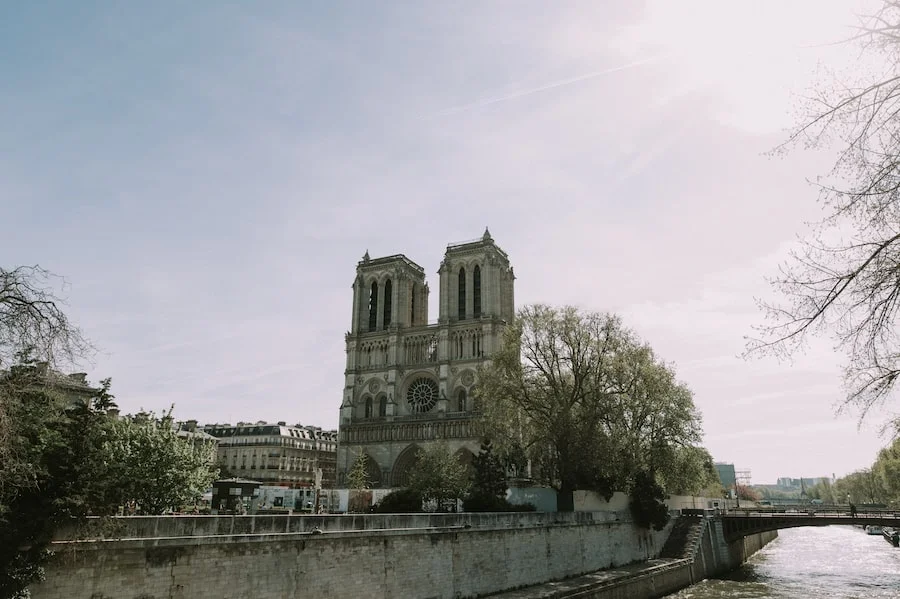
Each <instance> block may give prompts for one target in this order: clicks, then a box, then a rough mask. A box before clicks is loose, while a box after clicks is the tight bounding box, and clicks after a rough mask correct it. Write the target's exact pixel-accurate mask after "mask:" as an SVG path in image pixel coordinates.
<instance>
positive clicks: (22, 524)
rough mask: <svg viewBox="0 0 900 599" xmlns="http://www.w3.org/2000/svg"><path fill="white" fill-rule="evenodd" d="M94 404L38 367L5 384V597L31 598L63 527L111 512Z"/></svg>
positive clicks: (25, 368) (0, 518)
mask: <svg viewBox="0 0 900 599" xmlns="http://www.w3.org/2000/svg"><path fill="white" fill-rule="evenodd" d="M92 399H94V398H85V399H82V400H74V401H73V399H72V398H70V397H67V396H65V395H63V394H61V393H59V392H58V390H57V389H54V388H53V387H52V386H49V385H48V384H47V382H46V377H45V376H44V375H43V373H42V370H41V369H39V368H37V367H36V366H34V365H32V364H24V365H16V366H14V367H13V368H11V369H10V371H8V372H6V373H5V374H4V375H3V376H0V403H2V405H3V406H4V409H5V414H6V416H7V417H8V418H9V419H10V422H9V425H10V426H9V429H8V430H9V432H10V435H9V437H8V438H7V439H6V447H7V450H8V452H9V454H8V456H9V458H10V459H8V460H6V461H5V462H4V463H3V467H2V481H3V482H2V484H0V597H27V596H28V594H27V590H26V589H27V586H28V585H29V584H30V583H31V582H33V581H35V580H39V579H40V578H41V577H42V576H43V570H42V565H43V563H44V561H45V559H46V558H47V557H48V555H49V553H48V551H47V547H48V545H49V543H50V540H51V539H52V537H53V534H54V532H55V530H56V529H57V528H58V527H59V526H60V525H62V524H65V523H68V522H70V521H71V520H72V519H73V518H81V517H84V516H85V515H87V514H89V513H108V512H110V511H112V509H113V507H112V505H111V503H110V495H109V493H108V492H107V485H106V481H105V478H104V476H105V464H106V460H105V457H106V456H105V454H104V451H103V449H102V447H103V444H104V442H105V438H106V435H107V433H108V419H107V417H106V415H105V413H104V412H99V411H98V410H96V409H95V408H94V407H93V405H92Z"/></svg>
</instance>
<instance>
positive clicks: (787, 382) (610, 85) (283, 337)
mask: <svg viewBox="0 0 900 599" xmlns="http://www.w3.org/2000/svg"><path fill="white" fill-rule="evenodd" d="M865 6H866V3H865V2H861V1H859V0H850V1H843V2H840V1H836V0H792V1H791V2H783V1H782V0H760V1H759V2H755V3H752V4H748V3H736V2H735V3H729V2H721V1H715V0H683V1H681V2H678V3H674V2H670V1H668V0H646V1H644V2H638V1H628V2H625V1H619V2H596V1H587V0H586V1H582V2H577V1H573V2H568V1H563V2H554V3H546V2H539V1H536V0H524V1H516V2H513V1H508V2H500V1H498V2H454V1H447V2H427V3H422V2H419V3H415V2H406V3H402V2H380V3H370V2H349V1H348V2H330V3H299V2H287V1H284V2H276V1H269V2H255V3H243V2H228V1H207V0H196V1H194V2H190V3H184V2H167V1H160V2H154V3H139V4H134V3H124V4H123V3H112V2H109V3H106V2H91V1H87V0H86V1H83V2H78V3H71V2H51V1H47V2H28V3H7V4H6V5H4V6H3V7H2V8H0V57H2V60H0V230H2V235H0V256H2V266H4V267H6V268H10V267H14V266H16V265H20V264H40V265H41V266H43V267H45V268H47V269H49V270H51V271H53V272H54V273H57V274H59V275H61V276H63V277H65V285H64V287H61V288H60V293H62V294H63V295H64V296H65V297H66V299H67V308H66V309H67V311H68V313H69V314H70V316H71V317H72V318H73V319H74V320H75V321H76V322H77V323H78V324H79V325H80V326H81V328H82V329H83V330H84V332H85V334H86V335H87V336H88V337H89V338H90V339H91V340H92V341H93V342H94V343H95V345H97V346H98V348H99V349H100V351H99V353H98V354H97V356H95V358H94V359H93V360H92V361H91V362H90V363H89V364H86V365H85V368H84V369H85V370H86V371H87V372H88V374H89V378H90V380H92V381H98V380H99V379H102V378H105V377H112V379H113V392H114V393H115V395H116V397H117V401H118V403H119V404H120V406H121V408H122V409H123V410H124V411H126V412H133V411H137V410H138V409H141V408H143V409H148V410H156V411H161V410H165V409H167V408H168V407H169V406H170V405H172V404H174V405H175V414H176V416H177V417H178V418H181V419H197V420H199V421H201V422H231V423H235V422H237V421H241V420H243V421H257V420H266V421H271V422H274V421H279V420H285V421H288V422H290V423H296V422H302V423H304V424H310V425H317V426H322V427H326V428H336V427H337V421H338V408H339V406H340V402H341V391H342V388H343V380H344V379H343V377H344V372H343V371H344V365H345V352H344V334H345V332H346V331H347V330H348V329H349V327H350V318H351V300H352V291H351V284H352V282H353V279H354V276H355V266H356V263H357V261H358V260H359V259H360V258H361V257H362V255H363V253H364V252H366V251H367V250H368V251H369V253H370V254H371V255H372V256H373V257H376V256H381V255H389V254H395V253H404V254H406V255H407V256H409V257H410V258H411V259H412V260H414V261H416V262H417V263H419V264H421V265H422V266H423V267H424V268H425V269H426V272H427V273H428V277H429V281H430V283H431V287H432V290H433V293H432V297H431V307H430V315H431V317H432V318H434V317H436V315H437V306H436V302H437V292H436V289H437V274H436V272H437V268H438V265H439V263H440V260H441V258H442V257H443V252H444V248H445V246H446V244H448V243H451V242H455V241H461V240H467V239H472V238H475V237H479V236H480V235H481V234H482V232H483V231H484V228H485V227H486V226H489V227H490V231H491V233H492V235H493V237H494V239H495V240H496V242H497V243H498V244H499V245H500V246H501V247H502V248H503V249H504V250H505V251H506V252H507V253H508V254H509V256H510V260H511V262H512V264H513V265H514V267H515V272H516V276H517V281H516V302H517V305H519V306H522V305H525V304H530V303H535V302H543V303H549V304H555V305H564V304H573V305H577V306H579V307H581V308H583V309H585V310H591V311H613V312H617V313H619V314H621V315H622V316H623V317H624V319H625V322H626V324H628V325H629V326H631V327H633V328H634V329H635V330H636V331H637V332H638V333H639V334H640V335H641V337H642V338H644V339H645V340H646V341H648V342H649V343H650V344H651V345H652V346H653V347H654V348H655V349H656V351H657V352H658V354H659V355H660V356H661V357H662V358H664V359H665V360H667V361H669V362H671V363H672V364H674V366H675V367H676V369H677V371H678V374H679V377H680V378H681V379H682V380H683V381H684V382H685V383H687V384H688V385H689V386H690V387H691V388H692V389H693V391H694V393H695V402H696V404H697V406H698V408H699V409H700V411H701V412H702V413H703V419H704V431H705V445H706V446H707V447H708V448H709V449H710V451H711V453H712V454H713V456H714V458H715V459H716V460H718V461H725V462H732V463H734V464H735V465H736V467H737V468H738V469H739V470H741V469H744V470H750V471H751V473H752V480H753V481H754V482H757V483H766V482H774V481H775V479H776V478H778V477H782V476H791V477H795V478H796V477H800V476H804V477H812V476H826V475H831V474H836V475H837V476H841V475H843V474H846V473H849V472H851V471H853V470H855V469H858V468H863V467H866V466H868V465H869V464H870V463H871V462H872V461H873V460H874V458H875V456H876V453H877V451H878V449H879V448H880V447H881V446H883V445H884V444H886V443H887V442H888V440H887V439H884V438H880V437H878V435H877V429H878V427H879V425H880V424H881V423H882V422H883V420H884V416H883V414H881V413H876V414H874V415H873V416H872V417H871V418H870V419H869V420H867V421H865V422H864V423H863V424H862V426H859V423H858V414H856V413H853V412H848V413H843V414H840V415H836V414H835V408H836V407H837V406H838V405H839V403H840V399H841V397H842V395H841V394H842V389H841V370H840V368H841V364H842V355H840V354H837V353H835V352H834V351H833V350H832V346H831V343H830V342H829V341H828V340H827V339H823V340H820V341H816V342H814V343H812V344H810V346H809V348H808V350H807V351H806V352H805V354H802V355H798V356H797V357H796V359H795V360H793V361H792V362H791V363H779V362H777V361H775V360H772V359H757V360H749V361H748V360H745V359H742V358H741V357H740V354H741V353H742V351H743V348H744V337H745V336H746V335H748V334H751V333H752V327H753V325H755V324H760V322H761V319H762V315H761V313H760V312H759V311H758V310H757V308H756V304H755V302H754V298H755V297H765V296H766V294H767V293H769V289H768V287H767V285H766V282H765V277H766V276H768V275H772V274H774V273H775V272H776V270H777V267H778V265H779V263H780V261H782V260H783V259H784V257H785V256H786V252H787V251H788V250H789V249H790V247H791V246H792V244H794V243H795V242H796V238H797V235H798V234H799V235H802V234H803V232H804V231H805V230H806V229H805V223H807V222H809V221H815V220H817V219H818V218H819V217H820V216H821V215H822V212H821V207H820V206H819V205H818V204H817V202H816V198H817V194H816V190H815V188H814V187H812V186H811V185H809V184H808V183H807V180H808V179H812V178H815V177H816V176H817V175H819V174H822V173H824V172H826V171H827V170H828V168H829V166H830V164H831V162H830V161H831V159H832V157H833V154H832V153H831V152H833V151H834V148H831V149H829V148H825V149H821V150H816V151H813V150H805V149H798V150H796V151H794V152H791V153H789V154H787V155H786V156H783V157H772V156H770V155H768V154H767V152H768V151H769V150H771V149H772V148H773V147H775V146H776V145H778V144H779V143H780V142H781V141H783V140H784V139H785V130H786V128H788V127H790V126H791V125H792V124H794V123H796V122H797V118H798V111H797V98H798V96H799V95H802V94H803V93H805V92H806V91H807V90H808V89H809V87H810V86H812V85H814V84H815V83H816V82H817V81H820V79H817V74H816V73H817V70H816V67H817V64H820V63H822V64H826V65H832V66H842V65H846V64H848V59H849V57H850V51H849V50H848V49H847V48H846V47H843V46H835V45H829V44H830V43H831V42H835V41H838V40H840V39H842V38H844V37H846V36H847V35H848V34H849V31H850V30H849V29H848V26H849V25H852V24H854V23H855V17H854V13H855V12H858V11H860V10H862V9H864V8H865Z"/></svg>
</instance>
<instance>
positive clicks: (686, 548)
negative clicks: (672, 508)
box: [659, 516, 704, 559]
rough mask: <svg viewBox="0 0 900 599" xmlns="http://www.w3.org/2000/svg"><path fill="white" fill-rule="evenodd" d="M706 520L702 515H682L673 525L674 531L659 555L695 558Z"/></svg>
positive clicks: (675, 557)
mask: <svg viewBox="0 0 900 599" xmlns="http://www.w3.org/2000/svg"><path fill="white" fill-rule="evenodd" d="M703 526H704V521H703V518H702V517H701V516H681V517H679V518H678V519H677V520H676V521H675V524H673V525H672V532H671V533H669V538H668V539H667V540H666V544H665V545H663V548H662V550H661V551H660V552H659V557H667V558H674V559H693V558H694V555H695V554H696V552H697V548H698V547H699V546H700V541H701V540H702V538H703Z"/></svg>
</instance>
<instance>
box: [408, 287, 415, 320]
mask: <svg viewBox="0 0 900 599" xmlns="http://www.w3.org/2000/svg"><path fill="white" fill-rule="evenodd" d="M409 324H411V325H414V324H416V284H415V282H412V283H410V284H409Z"/></svg>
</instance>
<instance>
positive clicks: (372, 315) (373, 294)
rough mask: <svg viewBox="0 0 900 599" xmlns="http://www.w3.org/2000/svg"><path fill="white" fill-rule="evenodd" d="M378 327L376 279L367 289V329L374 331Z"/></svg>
mask: <svg viewBox="0 0 900 599" xmlns="http://www.w3.org/2000/svg"><path fill="white" fill-rule="evenodd" d="M377 327H378V281H372V288H371V289H370V290H369V330H370V331H374V330H376V328H377Z"/></svg>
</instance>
